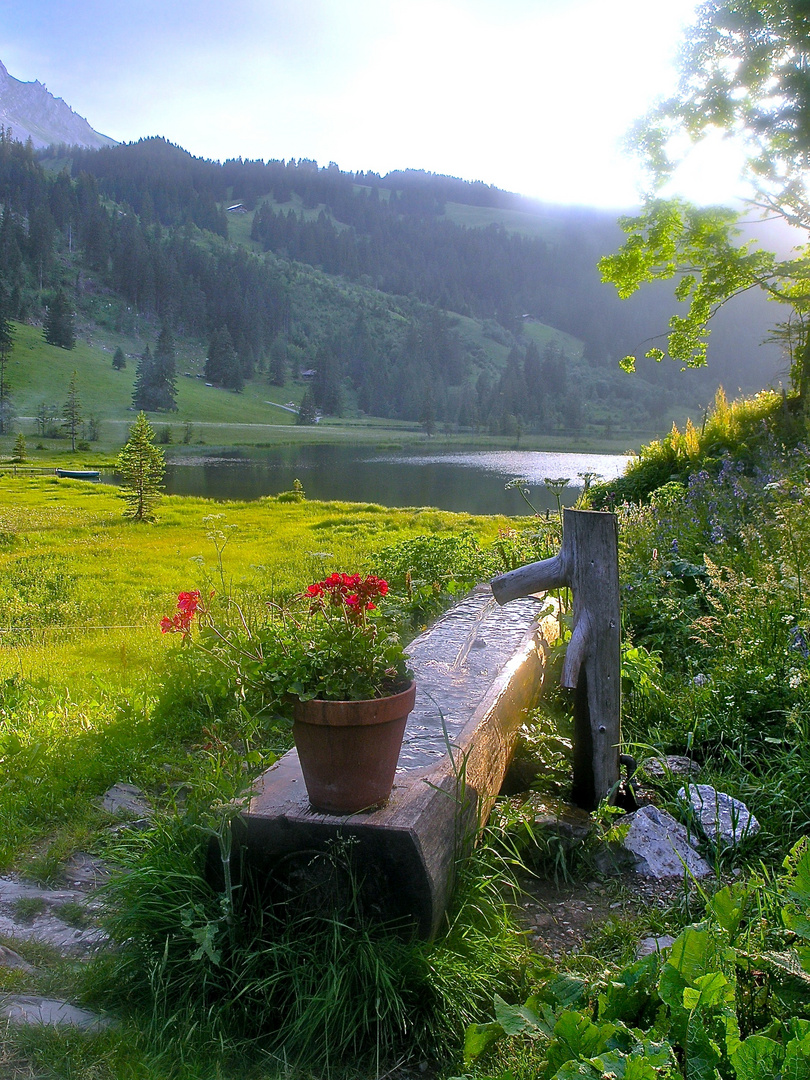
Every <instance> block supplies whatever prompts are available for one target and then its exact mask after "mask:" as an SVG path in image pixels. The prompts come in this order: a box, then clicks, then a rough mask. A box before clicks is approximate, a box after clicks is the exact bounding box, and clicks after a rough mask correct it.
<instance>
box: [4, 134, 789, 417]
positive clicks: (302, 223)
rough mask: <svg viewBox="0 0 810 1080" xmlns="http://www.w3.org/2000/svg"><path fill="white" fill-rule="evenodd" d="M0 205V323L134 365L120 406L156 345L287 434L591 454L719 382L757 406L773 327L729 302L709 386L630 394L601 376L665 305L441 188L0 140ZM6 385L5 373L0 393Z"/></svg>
mask: <svg viewBox="0 0 810 1080" xmlns="http://www.w3.org/2000/svg"><path fill="white" fill-rule="evenodd" d="M0 197H2V200H3V203H4V206H3V213H2V217H0V316H2V315H5V317H6V318H11V319H16V320H17V321H20V322H28V323H31V324H34V325H38V326H42V325H43V323H44V322H45V320H46V318H47V319H50V318H51V317H52V314H53V311H54V310H55V309H59V310H67V311H68V312H70V311H72V312H73V316H72V317H73V318H74V319H75V330H76V336H77V337H78V339H79V340H80V341H87V342H90V341H93V342H95V341H98V340H103V341H105V343H107V344H108V345H109V346H110V347H111V349H113V350H114V349H116V348H117V347H120V348H121V349H122V350H123V351H124V352H126V353H128V355H129V357H130V359H132V360H137V359H138V357H139V356H140V361H139V362H138V370H137V371H136V372H135V374H136V376H137V379H138V380H139V385H140V382H143V381H144V379H143V377H142V376H144V372H147V373H148V372H151V371H152V369H153V368H154V366H155V365H154V363H153V356H152V354H151V353H148V352H147V351H146V348H145V347H146V346H147V345H150V346H152V345H154V346H155V349H157V343H156V339H158V338H159V337H160V336H161V335H162V333H163V331H164V330H167V331H169V332H170V333H171V334H172V335H173V336H174V338H175V341H176V343H177V348H178V355H182V356H183V357H184V359H183V364H182V367H183V375H184V376H186V375H188V378H189V380H191V379H192V378H194V377H195V376H197V377H199V378H200V379H201V380H202V381H203V385H205V386H209V388H210V386H218V387H220V388H224V389H229V390H233V391H236V392H238V393H241V392H242V391H243V389H244V388H245V386H246V385H248V386H249V387H250V393H251V394H253V396H254V397H260V396H261V393H262V391H261V390H260V389H257V388H259V387H261V386H262V385H263V386H264V387H266V388H267V389H266V390H264V391H263V392H264V393H270V394H272V393H275V392H276V391H279V392H280V393H281V397H280V399H279V403H280V402H281V401H296V402H298V401H302V409H301V414H302V415H306V416H307V417H309V416H310V415H312V416H314V414H315V412H316V410H317V411H320V412H321V413H323V414H327V415H338V416H340V415H343V416H350V417H357V418H360V417H372V416H375V417H383V418H386V419H389V420H395V421H406V422H419V423H422V424H424V426H425V429H426V430H428V429H433V428H434V427H435V425H437V424H441V425H443V426H444V427H445V428H446V429H447V430H459V431H467V432H472V433H475V432H479V431H488V432H491V433H493V434H500V435H507V436H515V437H519V435H520V434H521V432H524V431H525V432H537V433H545V434H548V433H551V432H560V433H562V432H567V433H581V434H587V433H588V432H591V433H597V434H604V435H605V436H608V435H610V434H611V433H615V431H616V430H618V429H619V428H623V429H625V430H629V429H633V430H638V429H640V428H641V427H644V428H645V430H647V431H649V430H650V429H651V425H655V427H656V430H659V431H660V430H663V429H664V428H665V427H667V426H669V425H668V422H667V421H668V419H671V418H673V417H674V416H676V415H682V413H681V410H683V411H691V412H693V413H694V411H695V405H699V403H700V402H701V401H703V402H705V401H707V400H710V399H711V397H713V395H714V390H715V388H716V386H717V383H718V381H722V382H723V383H724V384H725V386H726V387H727V388H728V389H729V390H730V392H731V393H732V394H733V393H735V391H736V388H737V387H738V386H740V387H742V388H746V386H747V385H751V384H753V388H754V389H760V388H761V387H762V386H763V385H764V384H765V383H766V382H768V381H769V380H770V378H771V377H772V375H773V373H774V370H775V367H776V363H778V361H773V360H767V359H766V357H765V355H764V351H760V350H758V349H757V347H756V346H757V342H758V341H761V340H762V339H763V337H765V335H766V333H767V326H768V321H769V316H770V318H772V317H773V316H772V313H771V312H762V311H759V310H758V308H757V306H756V305H755V304H754V303H752V302H751V301H750V300H748V301H747V302H746V303H744V304H743V305H742V306H741V305H737V308H736V310H732V306H731V305H729V306H728V307H727V308H725V309H724V311H723V312H722V313H721V314H720V315H719V316H718V322H717V325H716V326H714V327H713V332H712V343H711V359H710V363H709V367H708V368H706V369H703V370H700V371H688V372H684V373H679V372H678V371H677V369H676V367H675V365H671V364H669V365H668V364H663V365H662V364H655V363H653V362H652V361H650V362H649V363H648V364H642V365H640V366H639V372H638V373H637V375H636V376H635V377H633V378H632V379H631V378H629V377H628V376H627V375H626V374H625V373H624V372H622V371H620V370H619V367H618V364H617V360H618V358H619V357H621V356H623V355H624V354H625V353H626V352H628V351H630V350H633V351H635V350H636V349H637V348H638V346H639V343H640V342H641V343H644V342H646V341H649V340H650V339H655V337H656V335H660V334H661V333H662V332H663V331H665V330H666V327H667V325H668V322H669V319H670V317H671V315H672V314H673V307H674V305H675V301H673V299H672V297H671V294H670V291H669V290H668V289H667V288H666V286H665V285H661V286H660V287H659V288H657V289H656V288H650V289H648V290H644V292H643V294H639V295H638V296H635V297H633V298H631V300H628V301H622V300H619V299H618V297H617V296H616V294H615V290H614V289H612V288H611V287H609V286H607V285H605V284H603V283H602V282H601V281H600V279H599V274H598V271H597V269H596V264H597V260H598V257H599V255H601V254H604V253H606V252H609V251H611V250H615V248H616V246H617V245H618V243H619V242H620V239H621V233H620V230H619V229H618V227H617V225H616V222H615V221H614V220H613V218H612V215H609V214H606V213H599V212H597V211H594V210H584V209H581V208H580V209H572V208H559V207H557V208H554V207H543V206H532V205H531V204H529V203H528V202H527V201H526V200H521V199H520V197H519V196H515V195H512V194H509V193H507V192H500V191H498V190H497V189H493V188H489V187H486V186H485V185H476V184H469V183H466V182H465V181H462V180H458V179H455V178H452V177H443V176H437V175H434V174H427V173H419V172H413V171H405V172H398V173H391V174H389V175H388V176H379V175H377V174H374V173H362V174H361V173H343V172H341V170H340V169H339V168H338V167H337V166H336V165H329V166H328V167H319V166H318V164H317V162H314V161H310V160H307V159H300V160H298V161H295V160H294V159H292V160H290V161H286V162H285V161H268V162H264V161H246V160H243V159H241V158H238V159H234V160H229V161H226V162H224V163H220V162H215V161H208V160H205V159H201V158H195V157H193V156H192V155H191V154H189V153H188V152H187V151H185V150H183V149H182V148H181V147H179V146H175V145H173V144H171V143H169V142H167V141H166V140H165V139H158V138H150V139H142V140H140V141H139V142H137V143H129V144H127V145H119V144H116V145H114V146H109V147H102V148H100V149H82V148H77V147H74V148H72V149H71V150H70V153H69V154H68V153H61V154H60V153H57V155H56V159H54V155H53V154H52V153H51V152H48V155H47V164H46V162H45V157H44V154H43V153H37V151H35V149H34V148H33V146H31V145H30V144H24V143H21V142H19V141H18V140H16V139H14V138H10V137H9V136H8V133H7V132H5V131H4V130H3V129H2V128H0ZM763 306H766V307H767V306H768V305H766V304H763ZM48 340H49V341H50V340H51V339H50V338H49V339H48ZM67 347H68V348H69V346H67ZM771 348H772V347H771ZM156 355H157V353H156V352H155V356H156ZM186 358H187V359H186ZM203 358H204V359H203ZM25 359H26V361H27V363H28V364H30V363H31V362H32V360H33V358H32V357H26V358H25ZM17 362H21V361H20V359H19V358H17V357H16V353H15V363H17ZM23 366H27V365H23ZM133 367H134V365H130V371H131V372H132V370H133ZM767 369H770V370H767ZM178 370H179V369H178ZM150 377H151V376H150ZM127 378H130V375H127ZM15 380H16V381H15ZM26 381H27V382H28V383H29V384H30V379H29V378H28V375H27V374H25V373H24V372H23V371H22V370H19V369H15V370H14V371H12V377H11V383H12V386H14V385H16V387H17V388H18V390H17V391H15V393H19V394H22V392H23V387H24V386H25V384H26ZM169 381H170V382H171V380H169ZM181 382H182V383H183V385H176V384H172V385H171V386H170V387H169V389H170V390H171V393H170V394H168V396H167V398H166V403H165V404H163V405H159V406H158V408H160V409H173V408H174V395H175V392H176V394H177V407H178V408H181V409H184V408H185V407H186V406H185V405H184V404H183V401H184V399H187V398H188V397H189V391H188V385H189V384H187V383H186V382H185V380H181ZM167 385H168V384H167ZM175 388H176V389H175ZM271 388H275V389H273V390H271ZM136 396H137V395H136ZM6 397H8V393H7V391H6ZM13 397H14V394H12V398H13ZM143 400H145V399H143ZM150 400H151V399H150ZM161 400H162V399H161ZM261 400H264V399H263V398H262V399H261ZM274 400H275V399H274ZM22 401H23V397H20V403H22ZM135 404H136V406H137V407H145V408H152V406H150V405H144V404H142V399H141V398H140V397H137V400H136V401H135ZM0 405H2V402H0ZM40 405H42V408H43V409H48V408H50V407H51V406H49V405H48V403H47V400H45V401H44V404H43V402H42V400H41V401H40V402H39V403H36V408H37V411H38V412H39V411H41V410H40ZM304 405H306V410H305V409H304ZM17 407H19V405H18V406H17ZM26 407H28V406H26ZM268 407H271V406H268ZM56 408H57V411H56V412H55V413H54V414H53V415H59V414H58V407H56ZM42 415H43V416H44V415H45V414H44V412H43V414H42ZM43 425H44V420H43ZM45 426H47V425H45Z"/></svg>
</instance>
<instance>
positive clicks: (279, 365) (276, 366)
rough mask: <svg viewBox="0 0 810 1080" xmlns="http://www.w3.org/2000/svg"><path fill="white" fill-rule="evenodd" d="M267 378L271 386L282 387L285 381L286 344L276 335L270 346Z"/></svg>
mask: <svg viewBox="0 0 810 1080" xmlns="http://www.w3.org/2000/svg"><path fill="white" fill-rule="evenodd" d="M267 377H268V379H269V380H270V383H271V384H272V385H273V386H283V385H284V384H285V382H286V381H287V342H286V341H285V340H284V338H283V337H282V336H281V334H276V336H275V337H274V338H273V343H272V345H271V346H270V363H269V364H268V367H267Z"/></svg>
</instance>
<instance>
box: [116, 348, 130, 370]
mask: <svg viewBox="0 0 810 1080" xmlns="http://www.w3.org/2000/svg"><path fill="white" fill-rule="evenodd" d="M112 366H113V367H114V368H115V370H116V371H123V370H124V368H125V367H126V366H127V358H126V357H125V356H124V350H123V349H122V348H121V346H120V345H119V346H118V348H117V349H116V350H115V353H114V354H113V358H112Z"/></svg>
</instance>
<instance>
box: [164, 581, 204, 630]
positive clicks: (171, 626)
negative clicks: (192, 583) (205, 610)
mask: <svg viewBox="0 0 810 1080" xmlns="http://www.w3.org/2000/svg"><path fill="white" fill-rule="evenodd" d="M211 595H212V596H213V595H214V594H213V593H212V594H211ZM199 606H200V590H199V589H194V590H193V591H192V592H181V593H180V594H179V595H178V597H177V611H176V612H175V613H174V615H173V616H172V617H171V618H169V617H168V616H167V615H164V617H163V618H162V619H161V620H160V630H161V633H163V634H182V635H183V636H184V637H185V635H186V634H188V632H189V630H190V629H191V620H192V619H193V618H194V615H195V614H196V612H197V609H198V608H199Z"/></svg>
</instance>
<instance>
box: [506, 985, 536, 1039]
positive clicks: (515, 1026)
mask: <svg viewBox="0 0 810 1080" xmlns="http://www.w3.org/2000/svg"><path fill="white" fill-rule="evenodd" d="M495 1019H496V1020H497V1022H498V1023H499V1024H500V1025H501V1027H502V1028H503V1030H504V1033H505V1034H506V1035H519V1034H520V1033H521V1032H522V1031H526V1030H527V1029H528V1030H530V1031H538V1030H540V1017H539V1016H538V1015H537V1013H536V1012H535V1011H534V1009H532V1008H531V1007H530V1006H529V1005H528V1004H527V1005H508V1004H507V1003H506V1002H505V1001H504V1000H503V998H502V997H500V995H498V994H496V995H495Z"/></svg>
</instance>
